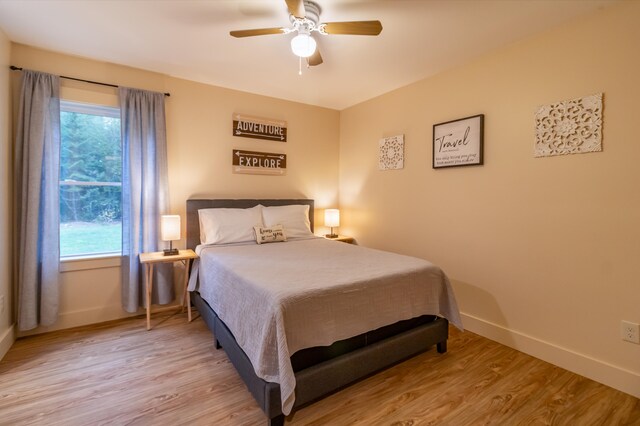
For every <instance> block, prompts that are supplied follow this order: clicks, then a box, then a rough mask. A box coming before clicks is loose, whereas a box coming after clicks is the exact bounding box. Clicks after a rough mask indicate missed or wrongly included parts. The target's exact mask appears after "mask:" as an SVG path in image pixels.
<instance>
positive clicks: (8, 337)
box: [0, 324, 16, 360]
mask: <svg viewBox="0 0 640 426" xmlns="http://www.w3.org/2000/svg"><path fill="white" fill-rule="evenodd" d="M15 341H16V330H15V327H14V326H13V324H12V325H11V326H10V327H9V328H7V329H6V330H5V332H4V333H3V334H2V335H0V360H1V359H2V358H4V356H5V355H6V354H7V352H9V348H11V345H13V342H15Z"/></svg>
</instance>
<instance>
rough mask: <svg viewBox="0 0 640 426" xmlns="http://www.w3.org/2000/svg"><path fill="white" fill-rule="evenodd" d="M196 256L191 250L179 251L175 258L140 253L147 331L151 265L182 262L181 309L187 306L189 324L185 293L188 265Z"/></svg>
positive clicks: (189, 305) (188, 299)
mask: <svg viewBox="0 0 640 426" xmlns="http://www.w3.org/2000/svg"><path fill="white" fill-rule="evenodd" d="M197 257H198V255H197V254H196V253H195V252H194V251H193V250H190V249H189V250H180V251H179V252H178V254H177V255H175V256H165V255H164V253H163V252H161V251H157V252H152V253H140V263H141V264H142V265H144V266H145V280H144V283H145V290H146V292H145V293H146V295H147V301H146V302H147V303H146V308H147V330H151V290H152V289H153V265H155V264H156V263H173V262H182V264H183V265H184V288H183V290H182V303H181V306H182V309H183V310H184V304H185V303H186V304H187V312H188V316H189V322H191V299H190V298H189V294H188V291H187V286H188V285H189V265H190V264H191V261H192V260H193V259H195V258H197Z"/></svg>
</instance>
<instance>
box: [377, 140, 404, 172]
mask: <svg viewBox="0 0 640 426" xmlns="http://www.w3.org/2000/svg"><path fill="white" fill-rule="evenodd" d="M378 147H379V154H378V169H379V170H394V169H402V168H403V167H404V135H399V136H392V137H390V138H383V139H380V141H378Z"/></svg>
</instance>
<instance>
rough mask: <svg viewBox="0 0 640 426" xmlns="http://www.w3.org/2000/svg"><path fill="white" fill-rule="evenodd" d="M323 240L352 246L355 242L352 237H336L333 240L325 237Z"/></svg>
mask: <svg viewBox="0 0 640 426" xmlns="http://www.w3.org/2000/svg"><path fill="white" fill-rule="evenodd" d="M325 238H326V239H327V240H331V241H340V242H342V243H348V244H353V243H354V242H355V240H354V239H353V237H345V236H344V235H338V236H337V237H335V238H329V237H327V236H325Z"/></svg>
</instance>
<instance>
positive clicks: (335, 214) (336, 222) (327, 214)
mask: <svg viewBox="0 0 640 426" xmlns="http://www.w3.org/2000/svg"><path fill="white" fill-rule="evenodd" d="M324 226H329V227H336V226H340V210H338V209H326V210H325V211H324Z"/></svg>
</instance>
